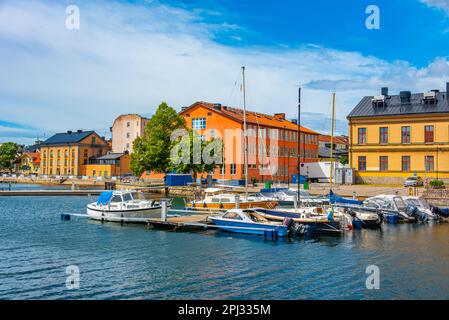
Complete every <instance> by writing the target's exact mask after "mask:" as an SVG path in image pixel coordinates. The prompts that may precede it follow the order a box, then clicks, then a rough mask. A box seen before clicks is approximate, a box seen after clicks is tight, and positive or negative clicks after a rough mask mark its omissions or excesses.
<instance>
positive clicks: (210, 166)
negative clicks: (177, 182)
mask: <svg viewBox="0 0 449 320" xmlns="http://www.w3.org/2000/svg"><path fill="white" fill-rule="evenodd" d="M171 150H172V156H171V159H172V169H174V170H176V172H179V173H190V174H192V176H193V179H194V181H196V179H197V177H198V174H201V173H205V172H211V171H212V170H214V169H215V168H216V167H217V166H219V165H220V164H221V162H222V160H223V143H222V140H221V139H212V140H210V141H205V140H203V139H201V138H200V137H199V136H197V135H195V132H194V131H193V130H192V129H189V130H188V131H186V132H185V134H183V135H182V136H179V137H178V139H176V140H175V141H174V142H173V145H172V147H171Z"/></svg>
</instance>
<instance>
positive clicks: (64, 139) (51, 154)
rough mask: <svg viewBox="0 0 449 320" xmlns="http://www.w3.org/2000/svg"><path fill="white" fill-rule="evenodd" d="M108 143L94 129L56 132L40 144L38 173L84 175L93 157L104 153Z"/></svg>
mask: <svg viewBox="0 0 449 320" xmlns="http://www.w3.org/2000/svg"><path fill="white" fill-rule="evenodd" d="M108 149H109V146H108V143H107V142H106V141H105V139H104V138H102V137H100V136H99V135H98V134H97V133H95V131H82V130H78V131H75V132H72V131H67V132H66V133H57V134H55V135H54V136H52V137H51V138H49V139H47V140H46V141H44V142H43V143H42V145H41V166H40V171H39V173H40V174H44V175H64V176H84V175H86V166H87V165H88V164H89V162H90V160H91V159H92V158H95V157H101V156H102V155H105V154H106V153H107V151H108Z"/></svg>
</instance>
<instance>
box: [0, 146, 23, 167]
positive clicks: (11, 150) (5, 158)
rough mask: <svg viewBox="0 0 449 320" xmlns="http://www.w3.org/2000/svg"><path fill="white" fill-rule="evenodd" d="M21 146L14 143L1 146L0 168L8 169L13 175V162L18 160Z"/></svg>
mask: <svg viewBox="0 0 449 320" xmlns="http://www.w3.org/2000/svg"><path fill="white" fill-rule="evenodd" d="M18 152H19V145H18V144H16V143H14V142H6V143H3V144H2V145H1V146H0V167H3V168H6V169H8V170H9V172H10V173H12V169H13V162H14V160H16V159H17V155H18Z"/></svg>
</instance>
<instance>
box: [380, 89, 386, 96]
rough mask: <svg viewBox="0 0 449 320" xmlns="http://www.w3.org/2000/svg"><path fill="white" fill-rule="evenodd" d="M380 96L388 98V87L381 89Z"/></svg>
mask: <svg viewBox="0 0 449 320" xmlns="http://www.w3.org/2000/svg"><path fill="white" fill-rule="evenodd" d="M380 92H381V95H383V96H388V87H383V88H382V89H381V90H380Z"/></svg>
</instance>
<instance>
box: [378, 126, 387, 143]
mask: <svg viewBox="0 0 449 320" xmlns="http://www.w3.org/2000/svg"><path fill="white" fill-rule="evenodd" d="M379 143H380V144H388V128H387V127H382V128H379Z"/></svg>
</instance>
